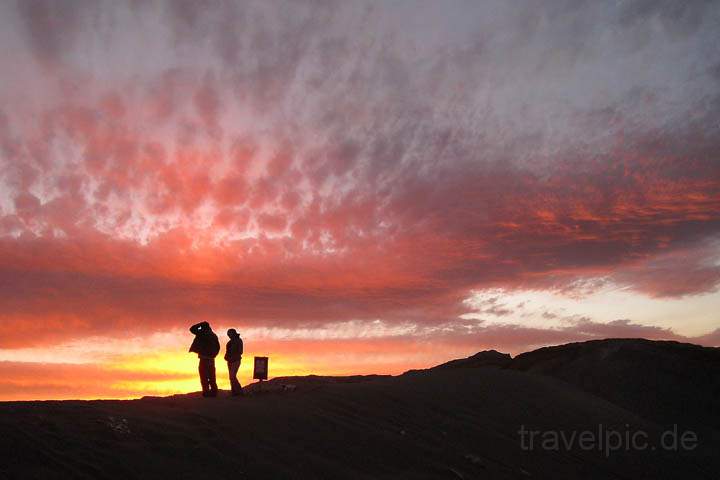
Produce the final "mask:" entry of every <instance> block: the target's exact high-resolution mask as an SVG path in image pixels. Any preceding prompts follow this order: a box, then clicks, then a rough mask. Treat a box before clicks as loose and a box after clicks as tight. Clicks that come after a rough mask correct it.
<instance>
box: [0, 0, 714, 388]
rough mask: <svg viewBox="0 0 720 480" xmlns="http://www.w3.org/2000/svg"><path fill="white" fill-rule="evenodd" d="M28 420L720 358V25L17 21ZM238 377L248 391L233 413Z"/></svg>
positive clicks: (456, 10)
mask: <svg viewBox="0 0 720 480" xmlns="http://www.w3.org/2000/svg"><path fill="white" fill-rule="evenodd" d="M0 44H1V45H2V46H3V47H2V49H0V400H16V399H51V398H57V399H64V398H135V397H140V396H143V395H167V394H172V393H179V392H188V391H193V390H198V389H199V382H198V380H197V378H196V376H197V372H196V369H197V358H195V357H194V355H193V354H190V353H188V352H187V349H188V347H189V345H190V342H191V340H192V338H191V337H192V335H191V334H190V333H189V332H188V327H189V326H190V325H191V324H193V323H195V322H199V321H202V320H206V321H209V322H210V323H211V324H212V325H213V327H214V329H215V331H217V332H218V334H219V336H220V339H221V343H222V344H223V345H224V343H225V341H226V340H227V338H226V336H225V331H226V329H227V328H231V327H232V328H236V329H237V330H238V331H239V332H240V333H241V335H242V336H243V338H244V340H245V356H244V359H243V364H242V366H241V370H240V376H241V381H242V382H243V383H247V382H248V381H249V380H250V377H251V374H252V357H253V356H256V355H263V356H269V357H270V375H271V376H280V375H304V374H309V373H316V374H334V375H342V374H364V373H387V374H398V373H401V372H403V371H405V370H408V369H411V368H422V367H428V366H431V365H434V364H437V363H442V362H444V361H447V360H449V359H452V358H458V357H464V356H468V355H471V354H473V353H475V352H477V351H480V350H485V349H496V350H499V351H503V352H508V353H511V354H513V355H514V354H517V353H520V352H523V351H528V350H532V349H534V348H538V347H541V346H546V345H555V344H562V343H567V342H573V341H584V340H591V339H599V338H607V337H645V338H650V339H669V340H678V341H685V342H693V343H698V344H702V345H707V346H720V314H719V313H718V312H720V293H719V292H718V286H719V285H720V4H718V3H717V2H711V1H700V0H689V1H686V2H677V1H675V0H652V1H650V0H635V1H630V0H628V1H599V0H592V1H590V0H587V1H585V0H547V1H543V2H537V1H530V0H527V1H513V2H507V1H505V0H497V1H495V0H482V1H475V0H473V1H445V2H436V1H419V0H418V1H400V0H398V1H393V2H387V1H360V0H358V1H353V2H339V1H322V0H318V1H303V0H297V1H290V2H283V1H279V0H272V1H266V0H265V1H257V2H251V1H248V2H239V1H238V2H234V1H221V0H219V1H207V2H195V1H188V0H174V1H166V2H161V1H156V2H153V1H149V2H145V1H139V0H129V1H114V0H113V1H86V0H74V1H68V2H54V1H38V0H22V1H18V2H13V1H7V2H0ZM223 363H224V362H223V361H222V359H221V358H220V359H219V361H218V377H219V383H220V387H221V388H227V386H228V382H227V380H226V378H225V376H226V369H225V366H224V365H223Z"/></svg>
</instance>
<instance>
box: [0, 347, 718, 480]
mask: <svg viewBox="0 0 720 480" xmlns="http://www.w3.org/2000/svg"><path fill="white" fill-rule="evenodd" d="M606 342H617V341H606ZM623 342H629V343H625V344H623V345H621V348H619V350H620V351H622V350H623V348H630V351H631V352H632V351H634V350H633V349H634V348H635V346H638V345H639V347H638V348H642V349H644V350H643V352H645V353H644V354H647V355H650V356H655V357H657V359H659V358H665V356H666V355H672V356H673V361H672V362H671V363H672V364H673V365H674V367H673V368H672V370H671V371H670V373H668V372H667V371H666V366H665V365H664V364H663V362H661V361H659V360H657V359H656V363H657V365H658V368H657V369H656V368H655V367H654V366H653V365H652V364H643V365H642V372H641V373H642V376H644V377H650V378H651V379H652V378H666V379H670V380H667V381H672V378H674V375H676V373H677V372H679V371H680V372H681V371H682V369H680V368H679V366H680V365H681V364H682V362H683V361H685V360H684V359H685V357H686V356H687V357H688V360H687V361H688V362H689V363H688V365H692V366H694V367H695V368H696V370H699V372H698V371H696V372H694V373H693V375H699V377H697V378H706V377H707V378H706V380H708V382H707V383H706V384H698V385H696V387H695V390H693V391H692V392H691V393H692V394H693V395H695V396H697V395H700V396H702V395H709V394H710V392H712V391H713V390H712V389H714V388H715V387H716V385H717V383H713V382H717V375H718V373H717V372H718V365H717V363H712V362H713V361H715V360H712V359H716V358H717V357H716V356H715V355H716V354H717V349H705V351H704V352H700V351H697V350H692V349H691V350H692V351H690V354H688V355H686V354H685V353H682V352H681V353H678V351H676V350H677V347H676V346H677V345H679V344H673V345H665V346H663V345H661V343H665V342H649V345H650V350H649V351H648V350H647V348H649V347H647V344H644V343H642V342H643V341H636V340H628V341H623ZM574 345H575V346H573V345H568V346H563V347H553V348H555V349H557V350H554V351H553V350H552V349H550V350H545V349H541V350H542V352H541V354H537V357H536V358H529V357H524V356H522V355H521V356H518V357H517V358H516V359H512V361H510V359H509V358H507V357H506V356H504V355H502V354H499V353H498V352H485V353H481V354H478V356H474V357H470V359H472V360H470V361H466V362H464V361H460V362H454V363H451V364H445V365H444V366H443V367H442V368H434V369H428V370H421V371H413V372H411V373H408V374H405V375H401V376H399V377H387V376H369V377H350V378H345V379H342V378H335V379H332V378H331V379H328V378H322V377H297V378H293V377H287V378H283V379H276V380H275V381H273V382H269V383H268V385H267V386H266V387H265V391H263V392H257V390H256V389H252V388H251V390H255V391H253V394H252V395H250V396H247V397H245V398H228V397H224V396H223V397H221V398H216V399H204V398H201V397H199V396H198V395H197V394H189V395H178V396H174V397H168V398H145V399H142V400H134V401H87V402H86V401H64V402H54V401H50V402H8V403H3V404H0V432H1V435H0V451H1V452H2V462H0V477H2V478H47V479H51V478H92V479H102V478H167V479H170V478H188V479H190V478H192V479H197V478H249V479H254V478H272V479H283V478H328V479H354V478H358V479H359V478H388V479H390V478H413V479H415V478H417V479H423V478H426V479H435V478H438V479H442V478H447V479H480V478H493V479H505V478H507V479H513V478H515V479H529V478H553V479H562V478H583V479H585V478H597V479H608V478H653V479H655V478H657V479H659V478H689V479H693V478H708V479H711V478H718V474H719V473H720V459H718V458H717V455H716V452H717V451H718V449H719V448H720V434H719V432H718V430H717V426H716V423H714V421H711V422H710V424H709V425H705V426H700V427H697V428H696V426H695V424H694V423H692V422H690V423H688V417H686V416H683V415H680V414H679V413H681V412H679V410H677V409H676V408H675V406H674V405H675V403H674V402H676V401H682V400H683V398H685V397H684V395H685V394H684V393H683V392H679V393H677V392H676V394H675V396H674V397H673V398H670V399H668V401H669V403H670V404H671V405H673V406H672V407H671V408H669V409H663V407H662V405H663V402H664V399H663V397H662V396H660V395H659V394H651V393H647V398H649V399H651V400H650V401H649V402H647V403H650V405H645V404H642V409H641V410H642V412H641V415H642V416H640V415H639V414H638V413H637V412H635V411H631V410H629V409H627V408H629V406H632V405H634V404H635V403H634V402H638V399H637V395H638V389H636V388H635V384H633V383H632V382H630V385H631V386H632V388H629V393H628V394H627V398H629V399H630V400H627V399H624V398H625V397H624V395H625V394H624V393H623V392H622V391H619V390H618V391H613V392H611V393H612V395H603V396H604V397H605V398H601V396H599V395H597V394H593V393H591V390H592V389H593V388H600V387H602V388H618V389H621V388H626V387H624V386H625V385H626V383H627V382H628V381H629V379H628V378H627V377H628V376H632V375H638V372H636V371H635V370H633V369H630V371H629V372H628V373H627V375H626V376H623V375H622V373H623V372H621V371H614V372H613V375H611V376H607V377H606V376H604V375H601V377H602V382H600V380H598V381H596V382H595V383H592V385H590V387H588V386H587V385H576V384H574V382H575V381H576V380H577V378H576V377H574V376H573V375H575V373H573V375H571V374H565V373H563V372H565V371H566V370H567V371H571V372H577V371H584V372H586V373H585V375H590V372H593V371H602V368H603V363H602V360H601V359H599V357H597V358H596V354H597V352H596V351H595V347H597V345H596V346H592V345H591V346H590V347H589V348H591V353H590V354H589V356H588V355H585V354H583V355H580V354H578V348H579V347H577V345H580V344H574ZM608 345H609V346H610V350H611V352H610V353H608V355H611V354H613V352H616V350H617V349H615V347H617V344H611V343H606V344H605V347H607V346H608ZM600 346H601V347H603V346H602V345H600ZM623 346H624V347H623ZM628 346H629V347H628ZM656 347H657V348H656ZM603 348H604V347H603ZM563 349H565V350H563ZM613 349H615V350H613ZM680 350H682V348H681V349H680ZM683 351H684V350H683ZM668 352H670V353H668ZM698 352H699V353H698ZM585 353H587V352H585ZM616 353H617V352H616ZM644 354H642V355H644ZM526 355H527V354H526ZM626 355H630V356H631V357H632V356H633V355H638V354H637V352H635V353H629V354H628V353H627V352H626V353H621V357H620V358H621V359H622V361H621V360H617V362H618V363H611V364H610V366H612V367H613V368H615V367H616V366H622V362H624V361H626V360H627V359H626ZM642 355H641V356H642ZM705 355H706V356H705ZM600 356H602V355H600ZM605 358H609V357H608V356H607V355H606V357H605ZM642 358H643V362H646V361H648V358H650V357H647V358H646V357H642ZM578 359H580V360H578ZM698 359H700V360H698ZM578 361H580V362H581V363H580V364H579V366H578V365H576V364H575V362H578ZM613 362H615V361H613ZM658 362H659V363H658ZM698 362H699V363H698ZM650 363H652V362H650ZM713 372H714V373H713ZM594 375H597V373H595V374H594ZM613 376H614V377H617V378H618V380H617V381H616V382H615V383H613V382H612V381H611V380H610V379H611V378H613ZM704 376H705V377H704ZM556 377H557V378H556ZM582 377H583V375H580V377H579V378H582ZM696 380H697V379H696V377H692V380H691V381H692V382H695V381H696ZM664 381H665V380H664ZM683 381H685V380H681V379H677V382H678V384H677V385H678V386H679V387H683ZM655 383H656V382H654V381H652V380H648V381H646V382H645V383H644V384H643V385H647V386H650V387H652V386H654V385H655ZM660 385H661V386H662V387H663V392H662V395H666V396H667V395H673V394H672V391H673V389H672V388H671V387H672V386H671V385H666V384H664V383H661V384H660ZM283 386H284V387H283ZM683 388H684V387H683ZM668 392H670V393H668ZM221 393H222V392H221ZM677 395H680V396H677ZM610 397H612V398H613V399H614V403H610V401H608V400H607V398H610ZM644 398H645V397H642V398H641V400H642V399H644ZM701 401H702V402H708V403H709V402H711V401H714V402H715V404H716V401H717V397H714V398H712V397H707V398H703V399H701ZM702 402H701V403H702ZM641 403H642V402H641ZM653 404H656V405H660V407H658V409H657V410H653V407H652V405H653ZM621 405H622V406H621ZM658 412H659V413H658ZM668 412H670V413H668ZM673 412H675V413H678V412H679V413H678V417H677V419H676V418H674V417H673V416H672V415H673ZM700 413H703V412H700ZM662 414H667V415H668V416H666V417H661V416H660V415H662ZM691 420H697V415H696V416H694V417H692V416H691ZM673 423H681V426H680V427H678V428H679V430H680V431H681V432H682V431H683V430H684V429H685V428H686V425H691V426H692V428H696V431H695V433H696V434H697V435H698V442H697V443H698V446H697V447H696V448H694V449H693V450H691V451H674V450H667V449H663V448H661V447H660V446H659V445H660V441H659V439H660V438H661V435H662V432H663V431H665V430H666V428H667V426H668V425H672V424H673ZM599 426H601V427H602V428H604V429H606V430H608V429H610V430H612V429H614V430H616V431H620V432H628V431H629V432H638V431H642V432H644V433H645V434H646V435H647V439H648V444H649V445H648V448H646V449H645V450H642V451H637V450H634V449H632V448H629V449H628V448H625V447H626V445H623V446H622V448H619V449H617V450H613V451H608V450H607V449H603V447H602V445H600V446H598V448H592V449H583V448H580V447H579V446H578V445H577V444H576V443H571V444H570V446H569V448H566V447H565V446H563V444H560V445H559V448H558V445H546V446H547V447H548V448H542V446H541V445H540V440H539V437H538V438H536V439H535V444H534V448H533V449H529V448H528V445H527V444H526V445H525V448H522V444H521V438H520V435H519V434H518V431H519V430H520V429H521V427H522V428H524V429H526V430H534V431H541V432H545V434H547V432H550V431H554V432H564V435H565V436H566V437H565V439H566V441H567V440H568V439H569V438H570V435H571V434H572V432H578V433H579V432H582V431H592V432H595V434H597V432H598V428H599ZM688 428H689V427H688ZM576 440H577V438H575V439H574V440H572V442H575V441H576Z"/></svg>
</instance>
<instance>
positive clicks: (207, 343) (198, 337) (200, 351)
mask: <svg viewBox="0 0 720 480" xmlns="http://www.w3.org/2000/svg"><path fill="white" fill-rule="evenodd" d="M190 332H191V333H192V334H193V335H195V339H194V340H193V342H192V345H190V351H191V352H194V353H197V356H198V358H199V359H200V362H199V365H198V373H199V374H200V385H201V386H202V392H203V393H202V394H203V397H217V392H218V387H217V383H216V381H215V357H216V356H217V354H218V353H219V352H220V342H219V341H218V337H217V335H215V332H213V331H212V328H210V324H209V323H208V322H200V323H197V324H195V325H193V326H192V327H190Z"/></svg>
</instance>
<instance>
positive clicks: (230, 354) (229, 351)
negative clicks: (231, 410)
mask: <svg viewBox="0 0 720 480" xmlns="http://www.w3.org/2000/svg"><path fill="white" fill-rule="evenodd" d="M227 335H228V337H230V341H229V342H227V345H225V361H226V362H227V364H228V374H229V375H230V387H231V388H232V396H233V397H237V396H238V395H243V390H242V385H240V382H239V381H238V379H237V372H238V370H239V369H240V361H241V360H242V354H243V341H242V338H240V334H239V333H237V331H236V330H235V329H234V328H231V329H230V330H228V331H227Z"/></svg>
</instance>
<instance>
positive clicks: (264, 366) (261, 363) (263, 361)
mask: <svg viewBox="0 0 720 480" xmlns="http://www.w3.org/2000/svg"><path fill="white" fill-rule="evenodd" d="M267 378H268V357H255V365H254V368H253V379H255V380H258V383H259V385H258V390H262V381H263V380H267Z"/></svg>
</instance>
